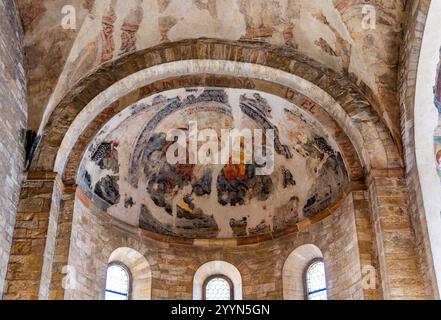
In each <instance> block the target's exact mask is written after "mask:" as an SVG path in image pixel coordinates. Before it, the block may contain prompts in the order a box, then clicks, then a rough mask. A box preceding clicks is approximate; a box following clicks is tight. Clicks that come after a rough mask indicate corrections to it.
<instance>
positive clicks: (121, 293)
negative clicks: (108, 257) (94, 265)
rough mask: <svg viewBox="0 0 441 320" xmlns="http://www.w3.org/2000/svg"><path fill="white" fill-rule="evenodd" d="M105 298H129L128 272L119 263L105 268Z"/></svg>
mask: <svg viewBox="0 0 441 320" xmlns="http://www.w3.org/2000/svg"><path fill="white" fill-rule="evenodd" d="M105 299H106V300H128V299H129V273H128V272H127V270H126V268H124V267H122V266H119V265H112V266H110V267H108V268H107V279H106V296H105Z"/></svg>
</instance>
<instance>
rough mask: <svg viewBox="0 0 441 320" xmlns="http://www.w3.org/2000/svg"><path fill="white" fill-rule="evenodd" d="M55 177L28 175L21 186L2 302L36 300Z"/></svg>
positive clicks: (45, 174)
mask: <svg viewBox="0 0 441 320" xmlns="http://www.w3.org/2000/svg"><path fill="white" fill-rule="evenodd" d="M55 176H56V175H55V174H54V173H45V172H42V173H36V172H29V173H28V175H27V179H26V181H25V182H24V184H23V187H22V189H21V194H20V200H19V205H18V210H17V215H16V223H15V229H14V235H13V240H12V248H11V255H10V258H9V263H8V270H7V274H6V281H5V286H4V295H3V298H4V299H5V300H9V299H11V300H17V299H23V300H28V299H29V300H36V299H38V292H39V288H40V282H41V276H42V270H43V262H44V253H45V246H46V237H47V233H48V226H49V215H50V210H51V203H52V196H53V191H54V184H55Z"/></svg>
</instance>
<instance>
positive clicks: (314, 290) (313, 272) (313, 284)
mask: <svg viewBox="0 0 441 320" xmlns="http://www.w3.org/2000/svg"><path fill="white" fill-rule="evenodd" d="M305 279H306V295H307V298H308V300H328V294H327V290H326V276H325V264H324V263H323V261H322V260H321V259H320V260H314V261H312V262H311V264H310V265H309V266H308V268H307V269H306V276H305Z"/></svg>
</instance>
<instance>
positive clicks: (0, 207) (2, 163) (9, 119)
mask: <svg viewBox="0 0 441 320" xmlns="http://www.w3.org/2000/svg"><path fill="white" fill-rule="evenodd" d="M22 37H23V31H22V27H21V22H20V17H19V13H18V8H17V6H16V4H15V2H14V1H13V0H0V299H1V297H2V296H3V286H4V279H5V276H6V269H7V265H8V259H9V255H10V252H11V242H12V235H13V231H14V224H15V216H16V211H17V203H18V198H19V194H20V187H21V183H22V177H23V175H22V172H23V169H24V147H23V143H22V140H23V139H22V138H21V135H20V132H21V131H22V129H25V128H26V121H27V102H26V75H25V71H24V66H23V50H22ZM28 246H29V243H26V242H22V243H20V244H17V246H16V247H15V248H14V250H15V251H21V252H23V251H26V250H28Z"/></svg>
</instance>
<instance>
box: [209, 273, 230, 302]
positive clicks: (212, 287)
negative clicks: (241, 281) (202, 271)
mask: <svg viewBox="0 0 441 320" xmlns="http://www.w3.org/2000/svg"><path fill="white" fill-rule="evenodd" d="M205 299H206V300H230V299H231V286H230V284H229V283H228V281H227V280H225V279H223V278H221V277H217V278H213V279H211V280H210V281H208V283H207V285H206V287H205Z"/></svg>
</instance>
